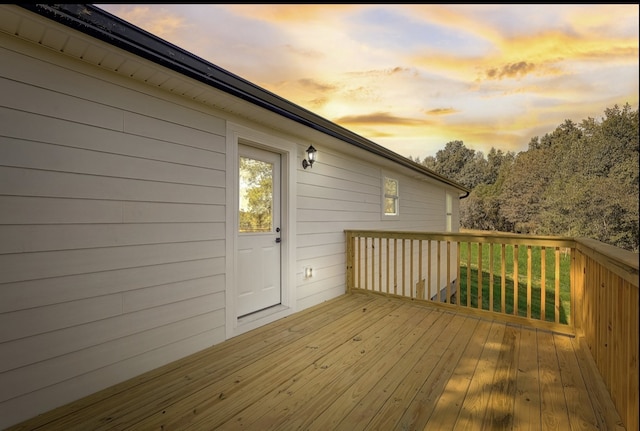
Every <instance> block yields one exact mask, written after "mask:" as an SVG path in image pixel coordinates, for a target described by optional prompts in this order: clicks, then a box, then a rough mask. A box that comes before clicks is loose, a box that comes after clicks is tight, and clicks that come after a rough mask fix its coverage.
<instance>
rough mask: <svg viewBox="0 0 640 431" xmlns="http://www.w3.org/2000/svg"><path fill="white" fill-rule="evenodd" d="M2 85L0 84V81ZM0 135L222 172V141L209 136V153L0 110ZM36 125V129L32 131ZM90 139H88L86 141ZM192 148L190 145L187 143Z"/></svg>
mask: <svg viewBox="0 0 640 431" xmlns="http://www.w3.org/2000/svg"><path fill="white" fill-rule="evenodd" d="M0 83H2V80H0ZM0 118H2V120H3V122H2V130H0V135H2V136H11V137H14V138H16V139H23V140H28V141H34V142H43V143H49V144H54V145H60V146H66V147H72V148H81V149H84V150H93V151H99V152H101V153H106V154H118V155H124V156H131V157H136V158H139V159H145V160H157V161H164V162H172V163H178V164H180V165H189V166H198V167H203V168H210V169H219V170H224V168H225V160H224V154H222V153H221V151H222V150H223V148H224V147H223V146H224V137H222V136H219V135H210V141H211V142H210V145H209V147H210V148H209V149H201V148H197V147H194V146H191V145H182V144H179V143H174V142H168V141H163V140H158V139H151V138H148V137H145V136H139V135H132V134H127V133H124V132H119V131H117V132H114V131H113V130H108V129H103V128H100V127H93V126H90V125H86V124H79V123H75V122H71V121H67V120H61V119H58V118H51V117H48V116H46V115H40V114H33V113H29V112H22V111H15V110H12V109H11V108H6V107H0ZM33 124H38V127H31V125H33ZM87 136H91V139H87ZM188 144H191V141H189V142H188Z"/></svg>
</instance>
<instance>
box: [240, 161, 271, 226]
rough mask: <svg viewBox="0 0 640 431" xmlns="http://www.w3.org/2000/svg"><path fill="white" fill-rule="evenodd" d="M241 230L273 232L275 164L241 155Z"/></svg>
mask: <svg viewBox="0 0 640 431" xmlns="http://www.w3.org/2000/svg"><path fill="white" fill-rule="evenodd" d="M239 190H240V208H239V214H240V220H239V230H240V232H271V230H272V220H273V164H272V163H267V162H263V161H261V160H255V159H251V158H248V157H240V187H239Z"/></svg>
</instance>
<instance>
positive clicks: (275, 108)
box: [18, 3, 469, 198]
mask: <svg viewBox="0 0 640 431" xmlns="http://www.w3.org/2000/svg"><path fill="white" fill-rule="evenodd" d="M18 6H21V7H23V8H25V9H28V10H30V11H32V12H34V13H36V14H38V15H41V16H44V17H47V18H49V19H51V20H53V21H56V22H58V23H60V24H63V25H65V26H67V27H71V28H73V29H75V30H78V31H80V32H82V33H84V34H87V35H90V36H92V37H95V38H96V39H99V40H101V41H103V42H106V43H109V44H111V45H113V46H116V47H118V48H121V49H123V50H125V51H128V52H130V53H133V54H135V55H137V56H140V57H142V58H145V59H147V60H149V61H152V62H154V63H156V64H159V65H161V66H164V67H167V68H169V69H171V70H174V71H176V72H178V73H181V74H183V75H185V76H188V77H190V78H193V79H195V80H198V81H200V82H203V83H205V84H207V85H209V86H211V87H214V88H217V89H218V90H222V91H224V92H226V93H229V94H231V95H233V96H236V97H239V98H241V99H243V100H246V101H248V102H250V103H252V104H255V105H257V106H260V107H262V108H264V109H267V110H269V111H272V112H275V113H277V114H279V115H281V116H283V117H285V118H288V119H290V120H293V121H295V122H297V123H300V124H303V125H305V126H307V127H310V128H312V129H314V130H317V131H320V132H322V133H324V134H326V135H329V136H332V137H334V138H336V139H339V140H341V141H344V142H347V143H349V144H351V145H354V146H356V147H358V148H362V149H364V150H366V151H369V152H371V153H373V154H376V155H378V156H381V157H384V158H385V159H388V160H391V161H394V162H396V163H398V164H400V165H402V166H405V167H407V168H409V169H412V170H414V171H417V172H419V173H421V174H423V175H426V176H428V177H431V178H434V179H436V180H437V181H440V182H442V183H445V184H448V185H450V186H452V187H455V188H457V189H458V190H460V191H462V192H464V193H465V194H464V195H463V196H462V198H464V197H467V196H468V195H469V189H467V188H466V187H464V186H463V185H461V184H459V183H457V182H455V181H453V180H450V179H448V178H446V177H444V176H442V175H439V174H437V173H436V172H434V171H432V170H430V169H428V168H426V167H424V166H422V165H420V164H418V163H416V162H414V161H412V160H410V159H408V158H406V157H403V156H401V155H399V154H397V153H395V152H393V151H391V150H389V149H387V148H385V147H383V146H381V145H378V144H376V143H375V142H373V141H370V140H368V139H366V138H364V137H362V136H360V135H358V134H356V133H354V132H352V131H350V130H348V129H345V128H344V127H342V126H339V125H338V124H335V123H333V122H331V121H329V120H327V119H325V118H322V117H320V116H319V115H317V114H314V113H313V112H311V111H308V110H306V109H304V108H302V107H300V106H298V105H296V104H294V103H292V102H290V101H288V100H286V99H283V98H282V97H280V96H278V95H276V94H274V93H271V92H269V91H267V90H265V89H264V88H261V87H258V86H257V85H255V84H252V83H251V82H249V81H247V80H245V79H242V78H240V77H239V76H237V75H234V74H233V73H230V72H228V71H226V70H224V69H222V68H220V67H218V66H216V65H215V64H212V63H210V62H208V61H206V60H204V59H202V58H200V57H198V56H196V55H194V54H192V53H190V52H188V51H185V50H184V49H181V48H179V47H177V46H175V45H173V44H171V43H169V42H167V41H165V40H163V39H161V38H159V37H157V36H155V35H153V34H151V33H149V32H147V31H145V30H142V29H141V28H139V27H136V26H134V25H133V24H131V23H129V22H127V21H124V20H122V19H120V18H118V17H117V16H115V15H112V14H110V13H108V12H107V11H104V10H102V9H100V8H98V7H96V6H93V5H89V4H58V5H44V4H30V3H22V4H18Z"/></svg>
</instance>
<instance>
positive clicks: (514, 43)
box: [97, 4, 640, 158]
mask: <svg viewBox="0 0 640 431" xmlns="http://www.w3.org/2000/svg"><path fill="white" fill-rule="evenodd" d="M97 6H98V7H100V8H102V9H104V10H106V11H108V12H110V13H112V14H114V15H116V16H118V17H120V18H122V19H124V20H126V21H129V22H131V23H133V24H135V25H137V26H139V27H141V28H143V29H145V30H147V31H149V32H151V33H153V34H155V35H156V36H159V37H161V38H163V39H165V40H167V41H169V42H171V43H173V44H174V45H177V46H179V47H181V48H183V49H186V50H187V51H190V52H192V53H193V54H196V55H198V56H199V57H202V58H203V59H205V60H207V61H209V62H211V63H214V64H216V65H218V66H220V67H222V68H224V69H226V70H228V71H230V72H232V73H234V74H236V75H238V76H240V77H242V78H244V79H247V80H249V81H251V82H253V83H254V84H257V85H259V86H261V87H263V88H265V89H267V90H269V91H271V92H273V93H276V94H277V95H279V96H281V97H284V98H285V99H288V100H290V101H292V102H294V103H296V104H298V105H300V106H302V107H304V108H306V109H309V110H311V111H313V112H315V113H316V114H318V115H320V116H322V117H324V118H326V119H328V120H331V121H333V122H335V123H338V124H340V125H342V126H344V127H346V128H348V129H350V130H352V131H354V132H356V133H358V134H360V135H362V136H364V137H366V138H368V139H371V140H372V141H374V142H376V143H378V144H380V145H383V146H385V147H387V148H389V149H391V150H393V151H395V152H397V153H399V154H401V155H403V156H407V157H408V156H412V157H420V158H424V157H425V156H428V155H435V153H436V151H438V150H439V149H442V148H443V147H444V146H445V144H446V143H447V142H449V141H454V140H460V141H463V142H464V144H465V146H466V147H468V148H472V149H474V150H478V151H482V152H484V153H485V154H486V153H487V152H488V150H489V149H490V148H491V147H495V148H496V149H502V150H503V151H508V150H510V151H516V152H517V151H522V150H526V149H527V146H528V143H529V141H530V140H531V138H533V137H535V136H540V137H541V136H543V135H544V134H545V133H549V132H552V131H553V130H554V129H555V128H556V127H557V126H559V125H560V124H561V123H562V122H564V120H566V119H570V120H573V121H574V122H580V121H581V120H583V119H586V118H588V117H592V118H596V119H601V118H602V117H603V116H604V110H605V109H606V108H610V107H613V106H614V105H615V104H618V105H619V106H621V107H622V106H623V105H624V104H625V103H629V104H630V105H631V107H632V108H633V109H637V108H638V92H639V89H638V80H639V78H638V76H639V73H640V70H639V62H638V59H639V51H638V39H639V29H638V28H639V24H638V21H639V18H640V15H639V7H638V4H618V5H605V4H600V5H598V4H586V5H524V4H518V5H468V4H457V5H456V4H453V5H437V4H423V5H354V4H351V5H347V4H325V5H313V4H312V5H264V4H260V5H240V4H233V5H224V4H180V5H178V4H176V5H171V4H162V5H152V4H145V5H132V4H112V5H101V4H99V5H97Z"/></svg>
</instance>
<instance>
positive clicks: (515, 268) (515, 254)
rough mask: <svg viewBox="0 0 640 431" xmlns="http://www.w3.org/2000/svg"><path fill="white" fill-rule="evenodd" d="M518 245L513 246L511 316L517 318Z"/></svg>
mask: <svg viewBox="0 0 640 431" xmlns="http://www.w3.org/2000/svg"><path fill="white" fill-rule="evenodd" d="M518 288H519V283H518V244H515V245H514V246H513V315H514V316H518V315H519V313H518V311H519V310H518V290H519V289H518Z"/></svg>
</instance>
